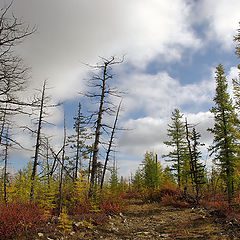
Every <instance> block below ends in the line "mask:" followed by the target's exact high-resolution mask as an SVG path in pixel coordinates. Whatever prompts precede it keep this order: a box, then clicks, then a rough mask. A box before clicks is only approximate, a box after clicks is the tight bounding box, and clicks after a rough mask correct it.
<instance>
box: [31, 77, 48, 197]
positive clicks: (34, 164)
mask: <svg viewBox="0 0 240 240" xmlns="http://www.w3.org/2000/svg"><path fill="white" fill-rule="evenodd" d="M45 89H46V81H44V83H43V88H42V97H41V105H40V113H39V119H38V129H37V140H36V146H35V155H34V161H33V170H32V175H31V192H30V200H31V201H32V200H33V199H34V190H35V177H36V174H37V165H38V154H39V148H40V135H41V127H42V119H43V108H44V98H45Z"/></svg>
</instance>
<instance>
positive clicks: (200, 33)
mask: <svg viewBox="0 0 240 240" xmlns="http://www.w3.org/2000/svg"><path fill="white" fill-rule="evenodd" d="M8 3H9V1H7V0H4V1H3V4H8ZM1 6H3V5H2V3H1ZM12 11H13V12H14V15H15V16H17V17H21V18H22V19H24V21H25V22H26V23H29V24H30V25H36V26H37V29H38V30H37V32H36V33H35V34H34V35H33V36H31V37H30V38H29V39H28V40H27V41H25V42H24V43H23V44H22V45H21V46H20V47H19V48H18V52H19V54H20V55H21V56H22V57H23V58H24V60H25V62H26V64H28V65H29V66H31V67H32V80H31V87H32V88H36V87H38V88H39V87H40V86H41V85H42V81H43V80H44V79H48V82H49V85H50V86H51V87H54V88H53V90H51V94H52V95H53V98H54V100H55V101H58V100H74V99H75V100H76V99H77V98H79V95H78V92H79V91H82V90H83V91H84V89H85V86H84V81H83V79H84V78H86V77H87V73H88V70H89V69H88V68H87V67H86V66H85V65H84V64H83V63H90V64H94V63H96V62H98V61H99V59H98V56H104V57H109V56H111V55H116V56H120V57H121V56H123V55H125V56H126V57H125V59H126V60H125V62H124V64H122V66H119V67H118V68H117V69H116V73H117V75H118V85H119V87H120V88H122V89H126V90H127V92H128V94H127V95H126V97H125V98H124V112H123V113H122V121H121V124H122V125H123V126H125V127H127V128H130V129H132V130H131V131H129V132H124V133H122V134H121V138H120V139H119V145H120V151H121V153H120V154H119V156H121V160H120V163H119V165H120V166H122V170H121V173H122V174H124V175H126V173H127V172H129V171H130V170H129V169H136V166H137V163H136V159H138V162H139V161H141V160H142V159H141V158H142V156H143V153H144V152H145V151H146V150H154V151H157V152H159V153H161V154H162V153H166V151H167V148H166V146H164V144H163V143H162V142H163V140H166V128H167V124H168V123H169V119H170V115H171V112H172V111H173V109H174V108H176V107H178V108H180V109H181V111H182V112H183V113H184V114H185V116H188V118H189V121H190V122H193V123H199V130H201V133H202V135H203V136H202V140H203V142H205V143H206V144H207V145H208V144H210V143H211V139H210V136H209V134H208V133H207V132H206V129H207V127H208V126H210V125H211V124H212V118H211V114H210V113H209V112H208V109H207V107H208V106H210V105H211V102H212V97H213V96H214V91H215V89H214V88H215V86H214V71H215V70H214V69H215V67H216V66H215V65H214V64H212V65H210V66H207V69H206V72H207V73H208V74H206V75H205V76H204V78H201V79H199V78H198V76H195V77H194V78H193V81H192V82H191V83H188V84H184V81H183V80H184V79H182V78H181V77H180V76H179V77H173V74H172V72H171V71H170V70H167V69H166V70H162V69H161V70H159V71H157V73H151V72H150V73H149V71H147V70H148V67H149V64H150V63H154V64H155V65H157V64H159V66H161V65H166V64H168V65H169V66H171V64H179V65H181V64H183V61H184V60H183V59H184V58H186V56H193V55H194V54H198V53H202V52H204V51H205V49H206V48H211V46H214V47H216V46H218V47H219V51H222V52H223V53H224V52H225V53H230V52H234V46H233V42H232V38H233V35H234V34H235V33H236V29H237V28H238V22H239V21H240V1H239V0H199V1H190V0H172V1H165V0H128V1H120V0H114V1H113V0H102V1H99V0H91V1H90V0H68V1H67V0H51V1H49V0H41V1H39V0H21V1H17V0H16V1H15V2H14V4H13V7H12ZM214 62H218V60H217V59H215V60H214ZM227 74H228V75H229V82H231V79H232V78H233V77H236V76H237V70H236V68H234V65H233V66H232V68H231V69H228V72H227ZM206 106H207V107H206ZM73 114H75V113H73ZM62 120H63V110H62V109H61V108H59V109H57V110H55V112H54V114H52V119H51V121H52V122H54V123H56V124H58V123H60V122H61V121H62ZM23 121H24V120H23ZM46 131H48V132H49V134H50V132H51V134H53V135H54V136H55V138H56V140H55V142H56V145H57V144H60V142H61V138H60V137H59V134H61V131H62V130H61V127H60V126H56V127H54V128H53V129H52V130H50V129H47V130H46ZM19 138H22V141H23V142H25V143H26V144H27V143H28V144H27V145H30V144H32V142H31V141H30V140H29V139H27V137H26V136H23V135H19ZM57 142H58V143H57ZM23 154H26V153H23ZM30 155H31V154H30V153H27V156H30ZM130 156H131V158H132V159H130ZM124 159H125V161H124ZM133 159H134V160H133ZM134 163H135V164H134ZM128 166H129V167H128Z"/></svg>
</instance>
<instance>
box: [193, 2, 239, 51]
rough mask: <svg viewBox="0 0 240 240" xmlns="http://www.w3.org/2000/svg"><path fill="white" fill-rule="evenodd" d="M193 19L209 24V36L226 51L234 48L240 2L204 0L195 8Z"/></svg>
mask: <svg viewBox="0 0 240 240" xmlns="http://www.w3.org/2000/svg"><path fill="white" fill-rule="evenodd" d="M195 8H196V9H195V12H194V16H193V18H195V19H196V20H195V21H196V22H203V23H205V24H207V32H206V33H207V36H208V38H209V39H210V40H212V41H214V42H216V43H220V44H221V45H222V46H223V47H224V48H225V49H230V48H231V47H232V46H233V35H236V30H237V29H238V27H239V25H238V23H239V21H240V1H239V0H218V1H216V0H202V1H198V4H196V6H195Z"/></svg>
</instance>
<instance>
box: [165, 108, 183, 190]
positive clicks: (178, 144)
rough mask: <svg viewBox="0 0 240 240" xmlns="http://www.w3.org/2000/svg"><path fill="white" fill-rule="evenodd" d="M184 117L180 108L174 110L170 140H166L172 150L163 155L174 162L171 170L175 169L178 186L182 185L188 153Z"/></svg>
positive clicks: (169, 132)
mask: <svg viewBox="0 0 240 240" xmlns="http://www.w3.org/2000/svg"><path fill="white" fill-rule="evenodd" d="M182 117H183V114H181V113H180V111H179V109H175V110H174V111H173V112H172V117H171V119H172V124H169V125H168V127H169V128H168V129H167V131H168V134H167V135H168V137H169V138H170V140H169V141H165V142H164V144H166V145H167V146H169V147H172V151H170V152H169V154H167V155H164V156H163V157H164V158H166V161H168V162H171V163H172V165H171V170H173V171H175V176H176V178H177V183H178V187H180V186H181V178H182V164H183V161H184V159H185V155H186V154H185V152H186V140H185V126H184V123H183V122H182Z"/></svg>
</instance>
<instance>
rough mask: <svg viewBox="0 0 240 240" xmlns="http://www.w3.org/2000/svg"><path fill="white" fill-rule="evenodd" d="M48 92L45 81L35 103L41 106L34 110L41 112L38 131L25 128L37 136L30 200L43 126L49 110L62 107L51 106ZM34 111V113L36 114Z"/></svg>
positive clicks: (31, 198)
mask: <svg viewBox="0 0 240 240" xmlns="http://www.w3.org/2000/svg"><path fill="white" fill-rule="evenodd" d="M46 90H47V81H46V80H45V81H44V82H43V87H42V90H41V91H40V96H39V97H36V98H35V100H34V101H35V102H36V103H37V105H38V106H39V109H35V108H34V109H33V110H34V111H39V112H38V113H37V114H38V116H37V119H34V121H36V125H37V129H36V130H32V129H31V128H30V127H28V126H25V127H23V128H25V129H27V130H29V131H30V132H31V133H32V134H33V135H34V136H36V144H35V150H34V157H33V167H32V174H31V190H30V200H33V199H34V188H35V178H36V175H37V166H38V164H39V163H38V158H39V154H40V150H41V147H42V146H44V141H43V137H42V126H43V124H48V122H47V121H46V120H45V118H46V116H47V115H48V113H47V112H46V111H47V109H49V108H53V107H57V106H59V105H60V103H58V104H50V100H51V99H50V97H49V96H47V95H46ZM34 111H33V113H34Z"/></svg>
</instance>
